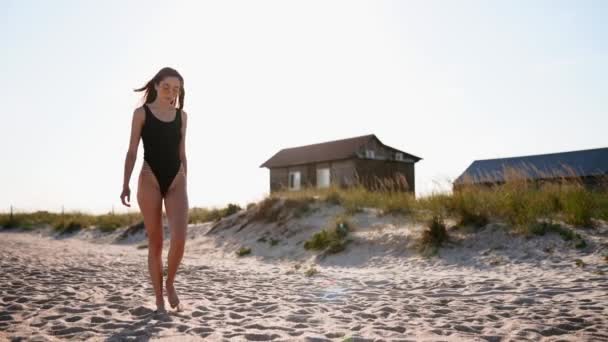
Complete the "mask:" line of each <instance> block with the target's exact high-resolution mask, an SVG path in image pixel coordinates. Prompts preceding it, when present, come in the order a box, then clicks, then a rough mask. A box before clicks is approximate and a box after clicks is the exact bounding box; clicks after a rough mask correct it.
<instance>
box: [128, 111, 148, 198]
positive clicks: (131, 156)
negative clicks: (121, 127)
mask: <svg viewBox="0 0 608 342" xmlns="http://www.w3.org/2000/svg"><path fill="white" fill-rule="evenodd" d="M145 115H146V114H145V112H144V110H143V107H140V108H137V109H135V111H134V112H133V120H132V122H131V138H130V140H129V150H128V151H127V156H126V157H125V172H124V178H123V185H122V188H123V189H125V188H128V187H129V180H130V179H131V173H132V172H133V166H135V160H136V159H137V148H138V147H139V139H140V137H141V129H142V127H143V124H144V120H145Z"/></svg>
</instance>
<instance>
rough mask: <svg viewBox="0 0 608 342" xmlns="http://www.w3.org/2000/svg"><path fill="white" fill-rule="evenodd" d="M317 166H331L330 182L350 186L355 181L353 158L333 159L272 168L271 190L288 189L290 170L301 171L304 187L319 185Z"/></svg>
mask: <svg viewBox="0 0 608 342" xmlns="http://www.w3.org/2000/svg"><path fill="white" fill-rule="evenodd" d="M317 168H329V169H330V171H329V174H330V182H331V184H332V185H333V184H335V185H338V186H343V187H344V186H349V185H353V184H354V182H355V163H354V161H353V160H342V161H332V162H325V163H311V164H306V165H299V166H290V167H284V168H271V169H270V192H274V191H279V190H282V189H287V188H288V186H289V172H291V171H300V185H301V186H302V187H306V186H308V187H316V186H317Z"/></svg>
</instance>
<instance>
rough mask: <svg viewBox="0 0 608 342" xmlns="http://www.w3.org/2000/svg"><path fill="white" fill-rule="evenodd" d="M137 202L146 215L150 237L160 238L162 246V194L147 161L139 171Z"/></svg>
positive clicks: (155, 239) (155, 240)
mask: <svg viewBox="0 0 608 342" xmlns="http://www.w3.org/2000/svg"><path fill="white" fill-rule="evenodd" d="M137 203H138V204H139V209H140V210H141V213H142V215H143V216H144V225H145V226H146V231H147V233H148V238H149V239H150V240H151V241H154V242H156V243H158V240H160V243H161V247H162V237H163V234H162V233H163V226H162V196H161V194H160V186H159V185H158V181H157V179H156V176H154V173H152V170H151V169H150V166H149V165H148V164H147V163H145V162H144V165H143V166H142V169H141V171H140V173H139V179H138V186H137ZM157 247H158V246H157Z"/></svg>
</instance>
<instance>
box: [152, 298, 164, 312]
mask: <svg viewBox="0 0 608 342" xmlns="http://www.w3.org/2000/svg"><path fill="white" fill-rule="evenodd" d="M166 312H167V309H165V300H164V299H161V300H156V310H155V311H154V313H156V314H158V313H166Z"/></svg>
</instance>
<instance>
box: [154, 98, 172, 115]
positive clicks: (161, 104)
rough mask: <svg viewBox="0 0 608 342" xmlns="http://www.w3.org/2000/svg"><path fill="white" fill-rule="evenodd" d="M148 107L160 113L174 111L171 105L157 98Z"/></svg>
mask: <svg viewBox="0 0 608 342" xmlns="http://www.w3.org/2000/svg"><path fill="white" fill-rule="evenodd" d="M150 106H152V107H154V108H157V109H159V110H161V111H167V112H169V111H172V110H175V106H174V105H173V104H171V103H167V102H164V101H159V100H158V98H157V99H156V100H154V101H152V102H151V103H150Z"/></svg>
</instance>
